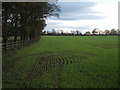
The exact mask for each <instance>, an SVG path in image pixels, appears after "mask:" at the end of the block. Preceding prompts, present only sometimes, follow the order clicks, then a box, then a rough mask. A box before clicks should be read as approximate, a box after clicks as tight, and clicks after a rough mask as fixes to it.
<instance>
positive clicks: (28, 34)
mask: <svg viewBox="0 0 120 90" xmlns="http://www.w3.org/2000/svg"><path fill="white" fill-rule="evenodd" d="M59 11H60V9H59V7H58V6H57V4H56V3H53V2H51V3H50V2H39V3H38V2H3V3H2V24H3V29H2V32H3V33H2V37H3V41H4V42H6V41H7V38H8V37H9V36H14V40H15V41H16V40H17V36H21V40H29V39H34V38H37V37H39V36H40V35H41V31H42V30H43V29H44V27H45V26H46V23H45V19H46V18H47V17H49V16H57V17H58V16H59V15H58V12H59Z"/></svg>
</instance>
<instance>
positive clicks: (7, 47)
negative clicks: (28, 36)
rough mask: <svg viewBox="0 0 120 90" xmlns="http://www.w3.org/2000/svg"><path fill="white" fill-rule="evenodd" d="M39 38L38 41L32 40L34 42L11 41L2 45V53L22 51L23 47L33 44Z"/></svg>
mask: <svg viewBox="0 0 120 90" xmlns="http://www.w3.org/2000/svg"><path fill="white" fill-rule="evenodd" d="M38 40H39V38H37V39H32V40H17V41H10V42H7V43H6V44H5V43H2V53H3V54H4V53H8V52H10V51H15V50H17V49H20V48H21V47H23V46H27V45H30V44H31V43H33V42H36V41H38Z"/></svg>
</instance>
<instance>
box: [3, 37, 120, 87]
mask: <svg viewBox="0 0 120 90" xmlns="http://www.w3.org/2000/svg"><path fill="white" fill-rule="evenodd" d="M2 64H3V68H2V69H3V72H2V74H3V77H2V78H3V88H117V87H119V85H118V36H42V38H41V40H40V41H38V42H36V43H33V44H31V45H30V46H25V47H23V48H22V49H20V50H17V51H13V52H11V53H9V54H7V55H4V56H3V60H2Z"/></svg>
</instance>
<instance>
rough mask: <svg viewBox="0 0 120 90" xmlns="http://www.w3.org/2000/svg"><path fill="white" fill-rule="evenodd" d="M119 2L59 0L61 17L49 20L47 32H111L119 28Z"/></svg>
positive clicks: (105, 0)
mask: <svg viewBox="0 0 120 90" xmlns="http://www.w3.org/2000/svg"><path fill="white" fill-rule="evenodd" d="M118 2H119V0H66V1H65V0H59V2H58V5H59V7H60V9H61V12H60V17H59V18H56V17H50V18H48V19H47V21H46V23H47V27H46V28H45V29H47V30H52V29H56V30H61V29H62V30H64V31H68V32H69V31H71V30H76V29H78V30H79V31H80V32H82V33H84V32H86V31H92V30H93V29H94V28H99V29H100V30H103V31H104V30H106V29H108V30H110V29H113V28H115V29H117V28H118Z"/></svg>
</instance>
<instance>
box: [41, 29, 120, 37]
mask: <svg viewBox="0 0 120 90" xmlns="http://www.w3.org/2000/svg"><path fill="white" fill-rule="evenodd" d="M42 35H63V36H79V35H83V36H84V35H120V30H119V29H117V30H115V29H111V30H105V31H101V30H99V29H98V28H95V29H93V30H92V31H91V32H90V31H86V32H85V33H81V32H80V30H71V32H69V33H68V32H64V30H57V31H56V30H55V29H52V31H48V30H43V31H42Z"/></svg>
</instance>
